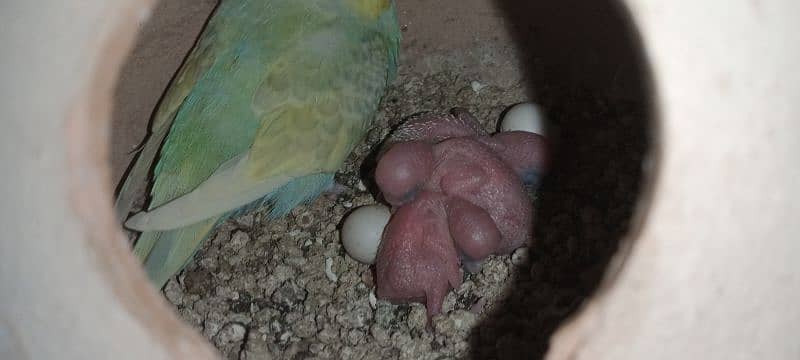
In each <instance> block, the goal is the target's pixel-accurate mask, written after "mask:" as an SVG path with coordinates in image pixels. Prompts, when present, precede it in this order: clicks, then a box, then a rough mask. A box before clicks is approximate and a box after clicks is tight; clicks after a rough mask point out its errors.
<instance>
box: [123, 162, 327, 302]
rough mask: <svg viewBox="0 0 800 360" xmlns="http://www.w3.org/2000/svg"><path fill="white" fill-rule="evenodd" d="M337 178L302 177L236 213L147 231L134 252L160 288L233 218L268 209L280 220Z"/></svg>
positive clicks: (272, 215) (314, 196)
mask: <svg viewBox="0 0 800 360" xmlns="http://www.w3.org/2000/svg"><path fill="white" fill-rule="evenodd" d="M333 176H334V175H333V174H330V173H324V174H315V175H308V176H304V177H300V178H297V179H294V180H292V181H290V182H289V183H288V184H286V185H284V186H282V187H280V188H278V189H277V190H275V191H273V192H271V193H269V194H268V195H266V196H264V197H263V198H261V199H259V200H258V201H254V202H252V203H250V204H248V205H246V206H243V207H241V208H239V209H237V210H236V211H233V212H228V213H226V214H224V215H221V216H216V217H214V218H211V219H208V220H204V221H201V222H199V223H196V224H193V225H189V226H186V227H183V228H180V229H175V230H169V231H149V232H144V233H142V234H141V235H140V236H139V240H138V241H137V242H136V246H134V249H133V251H134V253H135V254H136V256H137V257H139V259H141V261H142V262H143V263H144V268H145V271H147V275H148V276H149V277H150V279H151V281H152V282H153V284H154V285H155V286H157V287H158V288H159V289H160V288H162V287H164V285H165V284H166V283H167V281H168V280H169V278H170V277H172V276H173V275H175V274H177V273H178V272H180V271H181V270H182V269H183V267H184V266H186V264H187V263H188V262H189V260H191V259H192V256H194V254H195V253H196V252H197V250H199V249H200V247H201V246H202V245H203V242H204V241H205V240H206V239H207V238H208V236H209V235H210V234H211V232H212V231H213V230H214V228H215V227H216V226H217V225H218V224H220V223H221V222H223V221H225V220H226V219H227V218H229V217H230V216H235V215H237V214H240V213H244V212H247V211H250V210H253V209H256V208H260V207H264V206H268V207H269V218H270V219H277V218H280V217H282V216H284V215H286V214H288V213H289V212H290V211H292V209H294V208H295V207H296V206H297V205H300V204H302V203H305V202H308V201H311V200H313V199H315V198H316V197H317V196H319V194H320V193H322V192H323V191H325V189H327V188H329V187H330V186H331V185H332V184H333V182H334V179H333Z"/></svg>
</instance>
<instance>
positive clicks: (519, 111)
mask: <svg viewBox="0 0 800 360" xmlns="http://www.w3.org/2000/svg"><path fill="white" fill-rule="evenodd" d="M500 131H527V132H532V133H535V134H539V135H542V136H545V119H544V115H543V114H542V110H541V109H540V108H539V106H538V105H536V104H534V103H532V102H524V103H519V104H517V105H514V106H512V107H511V109H508V111H506V115H505V116H503V120H502V121H501V122H500Z"/></svg>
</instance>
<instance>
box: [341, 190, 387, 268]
mask: <svg viewBox="0 0 800 360" xmlns="http://www.w3.org/2000/svg"><path fill="white" fill-rule="evenodd" d="M390 216H391V212H390V210H389V208H388V207H386V206H384V205H381V204H375V205H366V206H362V207H360V208H358V209H355V210H354V211H353V212H352V213H350V215H348V216H347V218H346V219H345V221H344V224H343V225H342V232H341V239H342V245H343V246H344V249H345V251H347V255H349V256H350V257H351V258H353V259H354V260H356V261H358V262H361V263H364V264H373V263H374V262H375V256H376V254H377V252H378V246H379V245H380V242H381V236H382V235H383V228H384V227H385V226H386V224H387V223H389V217H390Z"/></svg>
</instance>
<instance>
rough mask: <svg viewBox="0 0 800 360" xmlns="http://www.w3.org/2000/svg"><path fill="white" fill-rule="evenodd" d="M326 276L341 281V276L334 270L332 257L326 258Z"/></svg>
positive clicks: (334, 280)
mask: <svg viewBox="0 0 800 360" xmlns="http://www.w3.org/2000/svg"><path fill="white" fill-rule="evenodd" d="M325 276H327V277H328V280H330V281H333V282H337V281H339V277H338V276H336V273H335V272H333V259H331V258H327V259H325Z"/></svg>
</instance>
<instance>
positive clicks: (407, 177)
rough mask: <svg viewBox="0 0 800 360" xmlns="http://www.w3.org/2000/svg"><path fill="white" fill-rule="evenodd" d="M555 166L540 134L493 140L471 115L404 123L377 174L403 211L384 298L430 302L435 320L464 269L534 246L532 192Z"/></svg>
mask: <svg viewBox="0 0 800 360" xmlns="http://www.w3.org/2000/svg"><path fill="white" fill-rule="evenodd" d="M545 161H546V153H545V142H544V138H543V137H541V136H540V135H537V134H534V133H527V132H520V131H514V132H507V133H500V134H496V135H494V136H489V135H488V134H487V133H486V132H485V131H484V130H483V129H482V128H481V126H480V124H479V123H478V122H477V121H476V120H475V119H474V118H473V117H472V116H471V115H470V114H469V113H467V112H465V111H461V110H454V111H453V114H452V115H444V116H439V115H427V116H422V117H418V118H415V119H411V120H409V121H408V122H406V123H405V124H403V125H401V126H400V127H399V128H398V129H397V130H396V131H395V132H394V134H393V135H392V137H391V138H390V139H389V140H388V141H387V144H386V146H385V151H383V152H382V154H381V156H380V159H379V161H378V166H377V169H376V174H375V178H376V182H377V184H378V186H379V188H380V190H381V192H382V193H383V195H384V198H385V199H386V201H387V202H389V203H390V204H391V205H392V206H393V208H394V215H393V216H392V218H391V220H390V221H389V224H388V225H387V227H386V228H385V230H384V233H383V238H382V241H381V245H380V247H379V249H378V254H377V259H376V273H377V286H378V289H377V293H378V296H379V297H381V298H385V299H389V300H393V301H396V302H400V301H424V302H425V304H426V306H427V308H428V315H429V316H433V315H435V314H437V313H439V312H440V310H441V304H442V301H443V299H444V297H445V295H446V294H447V292H448V291H449V290H450V289H451V288H455V287H457V286H459V285H460V284H461V279H462V274H461V270H460V267H459V265H461V266H463V267H464V268H465V269H467V270H468V271H471V272H477V271H479V270H480V266H481V263H482V261H483V260H484V259H486V257H488V256H489V255H493V254H497V255H502V254H508V253H510V252H511V251H513V250H514V249H516V248H518V247H520V246H522V245H524V244H525V243H526V242H529V241H530V240H532V232H533V205H532V202H531V200H530V199H529V198H528V196H527V192H526V189H525V184H526V183H532V182H536V181H538V179H539V177H540V174H541V173H542V172H543V171H544V169H545V166H546V163H545Z"/></svg>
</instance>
